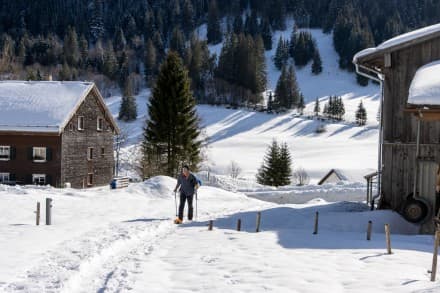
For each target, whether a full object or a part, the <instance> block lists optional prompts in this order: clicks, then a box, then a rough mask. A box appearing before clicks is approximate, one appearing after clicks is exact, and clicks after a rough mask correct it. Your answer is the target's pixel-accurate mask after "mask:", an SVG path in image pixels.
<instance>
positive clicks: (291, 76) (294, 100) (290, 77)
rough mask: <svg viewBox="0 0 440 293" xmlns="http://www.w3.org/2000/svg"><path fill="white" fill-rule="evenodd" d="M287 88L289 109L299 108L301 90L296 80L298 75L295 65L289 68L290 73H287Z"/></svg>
mask: <svg viewBox="0 0 440 293" xmlns="http://www.w3.org/2000/svg"><path fill="white" fill-rule="evenodd" d="M287 88H288V99H287V100H288V103H287V108H289V109H291V108H295V107H299V105H300V99H301V93H300V90H299V86H298V82H297V80H296V73H295V68H294V67H293V65H290V66H289V71H288V73H287ZM303 103H304V101H303Z"/></svg>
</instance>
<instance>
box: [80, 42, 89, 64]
mask: <svg viewBox="0 0 440 293" xmlns="http://www.w3.org/2000/svg"><path fill="white" fill-rule="evenodd" d="M79 52H80V56H81V62H80V63H81V67H82V68H86V67H87V63H88V61H89V43H88V42H87V40H86V38H85V37H84V35H81V38H80V40H79Z"/></svg>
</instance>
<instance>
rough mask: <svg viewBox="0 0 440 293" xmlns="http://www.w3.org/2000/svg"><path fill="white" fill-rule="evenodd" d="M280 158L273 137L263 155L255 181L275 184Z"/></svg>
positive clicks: (270, 184) (278, 148)
mask: <svg viewBox="0 0 440 293" xmlns="http://www.w3.org/2000/svg"><path fill="white" fill-rule="evenodd" d="M279 158H280V147H279V145H278V143H277V141H276V140H275V139H274V140H273V141H272V144H271V145H270V146H269V148H268V150H267V151H266V155H265V156H264V159H263V163H262V165H261V167H260V169H259V170H258V173H257V182H258V183H260V184H262V185H269V186H277V185H276V184H277V182H276V181H277V177H278V171H279V170H278V169H277V166H278V162H279Z"/></svg>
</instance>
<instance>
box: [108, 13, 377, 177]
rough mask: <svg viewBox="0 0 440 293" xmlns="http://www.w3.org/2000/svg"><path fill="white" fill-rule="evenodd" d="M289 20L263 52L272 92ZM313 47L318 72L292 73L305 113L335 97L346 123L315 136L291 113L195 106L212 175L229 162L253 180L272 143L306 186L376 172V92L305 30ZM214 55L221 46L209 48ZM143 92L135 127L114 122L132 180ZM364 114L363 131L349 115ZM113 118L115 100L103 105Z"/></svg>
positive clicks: (310, 124)
mask: <svg viewBox="0 0 440 293" xmlns="http://www.w3.org/2000/svg"><path fill="white" fill-rule="evenodd" d="M292 27H293V21H292V20H290V21H289V22H288V24H287V28H288V29H287V30H286V31H282V32H281V31H276V32H275V33H274V37H273V41H274V49H273V50H272V51H269V52H267V53H266V58H267V66H268V78H269V88H270V89H273V88H274V87H275V84H276V81H277V79H278V76H279V74H280V72H279V71H278V70H276V69H275V68H274V65H273V62H272V60H271V59H272V57H273V55H274V54H275V47H276V43H277V42H278V38H279V36H280V35H282V36H283V38H290V34H291V30H292ZM311 33H312V34H313V36H314V37H315V39H316V41H317V45H318V47H319V50H320V53H321V56H322V60H323V67H324V71H323V73H322V74H320V75H318V76H314V75H312V73H311V70H310V66H311V64H309V65H307V66H306V67H304V68H302V69H297V78H298V82H299V85H300V87H301V90H302V91H303V92H304V94H305V96H306V98H307V99H308V101H309V103H308V105H307V107H306V110H305V111H306V113H311V112H313V107H314V100H315V98H316V97H318V98H319V99H320V100H321V110H322V109H323V108H324V103H325V101H326V100H327V98H328V95H341V96H342V97H343V100H344V103H345V108H346V119H347V120H348V121H349V122H341V123H329V124H328V125H327V126H326V128H327V132H325V133H323V134H320V135H318V134H316V133H315V130H316V129H317V128H318V127H319V126H320V125H321V124H322V122H319V121H315V120H307V119H304V118H302V117H296V116H295V115H294V114H293V113H287V114H280V115H270V114H265V113H256V112H252V111H247V110H241V109H239V110H232V109H225V108H223V107H211V106H206V105H200V106H198V107H197V109H198V114H199V116H200V117H201V124H202V126H203V127H204V134H205V135H206V139H207V141H208V150H207V155H208V161H207V162H206V163H205V166H204V167H205V169H206V168H207V167H209V168H210V170H211V171H212V172H214V173H217V174H227V173H228V171H227V169H228V166H229V165H230V162H231V161H232V160H233V161H236V162H237V163H238V165H239V166H240V167H241V168H242V169H243V172H242V174H241V176H242V177H245V178H248V179H255V174H256V172H257V169H258V168H259V166H260V164H261V162H262V157H263V155H264V152H265V150H266V147H267V146H268V145H269V144H270V142H271V140H272V139H273V138H277V139H278V140H279V141H285V142H287V143H288V144H289V146H290V147H291V151H292V156H293V162H294V168H297V167H299V166H302V167H303V168H305V169H306V171H307V172H308V173H309V175H310V177H311V178H312V182H317V181H318V180H319V179H321V178H322V176H324V175H325V174H326V173H327V172H328V171H329V170H330V169H333V168H338V169H342V170H344V171H346V172H347V173H348V174H350V175H352V176H351V177H355V178H356V180H355V181H359V182H363V180H364V179H363V175H366V174H368V173H369V172H371V171H373V170H375V169H377V142H378V129H377V121H376V115H377V111H378V107H379V98H378V97H379V87H378V86H376V85H372V84H370V85H369V86H368V87H361V86H359V85H357V84H356V79H355V76H354V75H353V74H350V73H348V72H346V71H341V70H340V69H339V68H338V61H337V60H338V56H337V53H336V52H335V50H334V48H333V43H332V36H331V35H330V34H329V35H327V34H323V33H322V32H321V31H320V30H311ZM199 35H200V36H201V37H203V36H204V35H206V26H201V27H200V28H199ZM210 49H211V51H212V52H215V53H217V54H218V53H219V52H220V50H221V44H219V45H216V46H211V47H210ZM148 95H149V91H143V92H142V93H141V94H140V95H139V96H138V98H137V104H138V113H139V118H138V119H137V120H136V121H135V122H130V123H123V122H120V124H121V128H122V129H123V132H125V133H127V134H128V140H127V142H126V143H125V144H124V145H123V151H122V161H123V162H122V165H123V172H122V173H123V174H127V175H135V172H134V171H133V170H130V165H133V164H132V163H133V162H134V161H135V160H136V156H137V157H138V156H139V152H138V151H139V148H138V146H137V143H138V142H139V141H140V140H141V138H142V128H143V126H144V122H145V119H146V117H147V113H146V104H147V101H148ZM361 100H362V101H363V102H364V105H365V107H366V109H367V113H368V124H367V126H366V127H356V126H354V125H353V124H352V123H350V122H351V121H353V120H354V112H355V110H356V109H357V106H358V104H359V102H360V101H361ZM107 101H108V104H109V106H110V108H111V110H112V113H114V115H115V116H116V115H117V113H118V110H119V103H120V97H112V98H110V99H108V100H107Z"/></svg>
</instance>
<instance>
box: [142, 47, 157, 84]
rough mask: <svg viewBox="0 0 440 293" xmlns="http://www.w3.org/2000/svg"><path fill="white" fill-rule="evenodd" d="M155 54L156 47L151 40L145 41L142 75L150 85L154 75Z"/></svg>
mask: <svg viewBox="0 0 440 293" xmlns="http://www.w3.org/2000/svg"><path fill="white" fill-rule="evenodd" d="M156 68H157V53H156V47H155V46H154V44H153V41H151V39H148V40H147V43H146V45H145V59H144V74H145V81H146V82H147V84H150V83H151V81H152V80H153V79H154V77H155V75H156Z"/></svg>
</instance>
